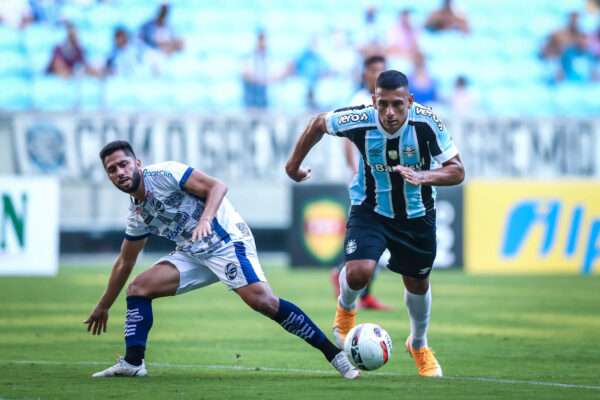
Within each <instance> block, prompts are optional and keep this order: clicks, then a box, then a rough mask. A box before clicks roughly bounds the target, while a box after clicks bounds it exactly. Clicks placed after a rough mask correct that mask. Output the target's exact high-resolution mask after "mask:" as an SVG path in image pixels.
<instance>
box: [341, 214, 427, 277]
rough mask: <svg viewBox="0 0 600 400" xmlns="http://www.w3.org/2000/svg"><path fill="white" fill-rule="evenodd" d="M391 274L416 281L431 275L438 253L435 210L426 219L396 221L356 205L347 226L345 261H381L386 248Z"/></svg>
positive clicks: (423, 217) (425, 216)
mask: <svg viewBox="0 0 600 400" xmlns="http://www.w3.org/2000/svg"><path fill="white" fill-rule="evenodd" d="M386 248H387V249H388V250H389V251H390V254H391V257H390V262H389V264H388V268H389V269H390V270H391V271H394V272H397V273H399V274H402V275H406V276H410V277H412V278H416V279H425V278H427V277H428V276H429V273H430V272H431V267H432V266H433V260H435V254H436V248H437V245H436V236H435V210H431V211H428V212H427V214H425V215H424V216H422V217H418V218H412V219H392V218H387V217H384V216H382V215H379V214H377V213H375V212H374V211H372V210H370V209H368V208H366V207H361V206H352V208H351V210H350V217H349V218H348V223H347V224H346V239H345V241H344V250H345V253H346V255H345V259H346V261H351V260H363V259H369V260H375V261H378V260H379V258H380V257H381V255H382V254H383V252H384V251H385V249H386Z"/></svg>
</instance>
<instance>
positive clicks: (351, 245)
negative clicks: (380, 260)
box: [346, 239, 356, 254]
mask: <svg viewBox="0 0 600 400" xmlns="http://www.w3.org/2000/svg"><path fill="white" fill-rule="evenodd" d="M355 251H356V241H355V240H354V239H350V240H348V243H346V254H352V253H354V252H355Z"/></svg>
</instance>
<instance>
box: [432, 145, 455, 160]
mask: <svg viewBox="0 0 600 400" xmlns="http://www.w3.org/2000/svg"><path fill="white" fill-rule="evenodd" d="M456 155H458V149H457V148H456V146H455V145H454V143H453V144H452V147H450V148H449V149H448V150H446V151H445V152H443V153H440V154H438V155H437V156H434V157H433V158H435V161H437V162H438V163H440V164H443V163H445V162H446V161H448V160H450V159H452V158H453V157H455V156H456Z"/></svg>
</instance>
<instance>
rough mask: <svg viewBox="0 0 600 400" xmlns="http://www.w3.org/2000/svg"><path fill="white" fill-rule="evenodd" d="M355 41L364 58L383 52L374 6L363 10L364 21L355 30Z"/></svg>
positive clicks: (382, 41)
mask: <svg viewBox="0 0 600 400" xmlns="http://www.w3.org/2000/svg"><path fill="white" fill-rule="evenodd" d="M356 43H357V45H358V50H359V51H360V53H361V54H362V56H363V57H364V58H369V57H370V56H373V55H383V54H385V47H384V40H383V38H382V35H381V28H380V26H379V24H378V23H377V8H376V7H369V8H367V9H366V10H365V23H364V25H363V26H362V27H361V28H359V30H358V32H357V40H356Z"/></svg>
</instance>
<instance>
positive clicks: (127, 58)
mask: <svg viewBox="0 0 600 400" xmlns="http://www.w3.org/2000/svg"><path fill="white" fill-rule="evenodd" d="M157 53H158V52H157V51H155V50H153V49H150V48H148V47H147V46H146V45H145V44H144V43H142V42H140V41H136V40H135V39H133V40H132V39H131V37H130V35H129V33H128V32H127V31H126V30H125V29H124V28H121V27H119V28H117V29H116V30H115V34H114V46H113V49H112V50H111V52H110V53H109V55H108V57H107V59H106V64H105V67H104V72H105V74H106V75H118V76H156V75H160V66H159V64H160V61H161V58H162V57H164V56H160V55H158V54H157Z"/></svg>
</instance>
